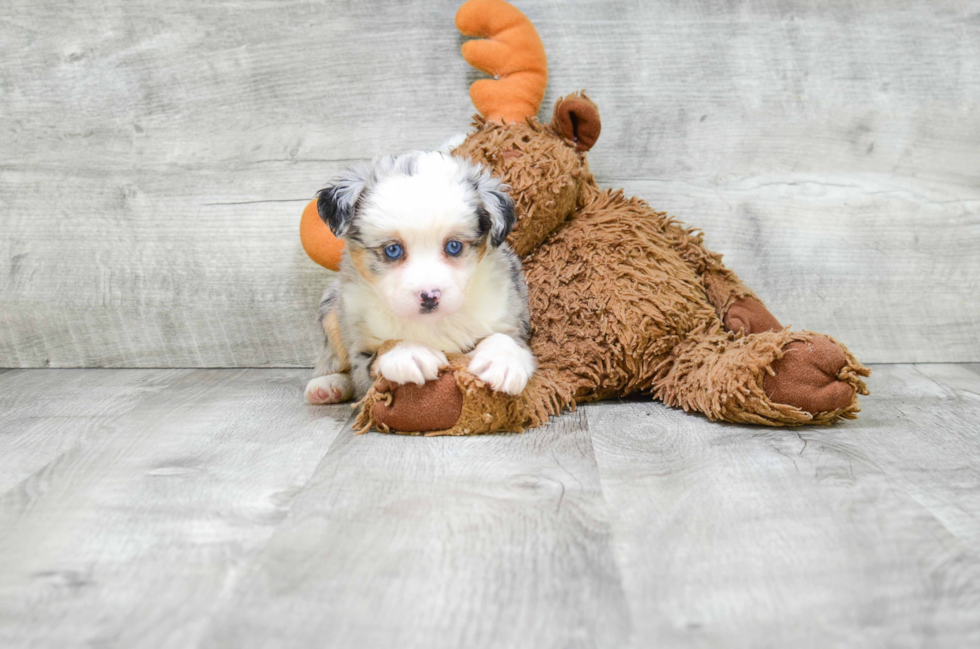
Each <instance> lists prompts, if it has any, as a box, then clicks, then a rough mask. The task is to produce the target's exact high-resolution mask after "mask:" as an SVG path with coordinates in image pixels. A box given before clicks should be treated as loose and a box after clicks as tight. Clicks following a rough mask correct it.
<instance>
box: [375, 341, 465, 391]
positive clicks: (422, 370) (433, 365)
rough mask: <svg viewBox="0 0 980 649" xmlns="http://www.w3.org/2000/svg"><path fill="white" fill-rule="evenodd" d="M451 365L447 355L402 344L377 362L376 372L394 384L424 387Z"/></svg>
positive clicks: (423, 346)
mask: <svg viewBox="0 0 980 649" xmlns="http://www.w3.org/2000/svg"><path fill="white" fill-rule="evenodd" d="M448 365H449V361H448V360H446V355H445V354H444V353H442V352H441V351H438V350H436V349H432V348H431V347H428V346H427V345H420V344H418V343H409V342H400V343H398V344H397V345H395V347H394V348H392V349H391V350H390V351H389V352H387V353H386V354H384V355H382V356H381V357H379V358H378V360H377V361H376V362H375V366H374V369H375V372H376V373H377V374H378V375H380V376H381V377H383V378H385V379H388V380H389V381H391V382H392V383H415V384H416V385H422V384H423V383H425V382H426V381H431V380H433V379H435V378H436V377H438V376H439V370H440V369H441V368H443V367H446V366H448Z"/></svg>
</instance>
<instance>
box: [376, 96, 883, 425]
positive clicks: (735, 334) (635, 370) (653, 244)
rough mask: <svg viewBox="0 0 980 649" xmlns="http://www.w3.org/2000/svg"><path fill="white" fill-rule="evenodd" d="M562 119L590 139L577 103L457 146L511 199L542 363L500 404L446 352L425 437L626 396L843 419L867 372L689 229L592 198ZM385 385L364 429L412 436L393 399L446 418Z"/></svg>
mask: <svg viewBox="0 0 980 649" xmlns="http://www.w3.org/2000/svg"><path fill="white" fill-rule="evenodd" d="M589 107H591V111H590V110H586V109H588V108H589ZM592 111H594V115H593V112H592ZM572 113H574V114H576V115H584V116H586V117H585V119H582V120H579V121H578V126H577V128H578V136H577V137H578V141H579V142H585V141H586V140H583V135H582V133H583V131H582V128H581V127H582V126H583V124H590V125H591V124H592V123H593V121H594V124H595V128H594V134H595V135H596V136H597V135H598V132H599V128H598V125H599V120H598V111H595V105H594V104H592V102H591V101H590V100H589V99H588V98H587V97H585V96H584V95H581V94H579V95H573V96H571V97H568V98H565V99H563V100H560V101H559V102H558V103H557V104H556V111H555V119H554V120H553V122H552V124H551V125H543V124H540V123H538V122H537V121H536V120H534V119H533V118H528V119H527V120H525V122H523V123H518V124H501V123H497V122H488V121H486V120H483V119H482V118H480V117H477V118H476V119H475V122H474V131H473V132H472V133H471V134H470V135H469V137H468V138H467V139H466V141H465V142H464V143H463V144H462V145H461V146H460V147H459V148H457V149H456V150H455V151H454V154H455V155H461V156H465V157H468V158H470V159H472V160H474V161H476V162H479V163H482V164H484V165H487V166H488V167H489V168H490V169H491V170H492V172H493V173H494V174H496V175H498V176H500V177H502V178H503V179H504V181H505V182H506V183H507V184H509V185H510V186H511V188H512V194H513V196H514V199H515V202H516V204H517V214H518V222H517V227H516V228H515V229H514V231H513V233H512V234H511V236H510V238H509V239H508V240H509V242H510V243H511V245H512V246H513V247H514V249H515V250H517V252H518V253H519V254H520V255H522V256H523V257H524V272H525V276H526V278H527V283H528V299H529V305H530V310H531V339H530V346H531V349H532V351H533V352H534V354H535V357H536V358H537V359H538V363H539V368H538V371H537V372H536V374H535V376H534V377H533V378H532V380H531V382H530V383H529V384H528V386H527V388H526V389H525V391H524V393H523V394H522V395H520V396H518V397H512V396H507V395H502V394H498V393H494V392H492V391H491V390H489V388H488V387H487V386H486V385H484V384H483V383H482V382H480V381H479V379H477V378H476V377H474V376H472V375H471V374H469V372H467V371H466V363H467V361H468V358H467V357H466V356H456V357H453V359H452V361H451V364H452V367H451V368H450V370H449V373H450V374H451V375H452V376H453V378H454V381H455V385H456V387H457V388H458V389H459V394H460V395H461V397H462V405H461V406H459V413H460V414H459V416H458V418H457V419H456V420H455V422H454V423H453V425H451V426H446V427H444V428H442V429H438V430H430V431H428V432H427V434H446V435H466V434H474V433H484V432H495V431H507V430H523V429H525V428H528V427H531V426H537V425H540V424H541V423H543V422H545V421H547V419H548V417H550V416H552V415H555V414H557V413H559V412H561V411H562V410H564V409H566V408H573V407H574V406H575V403H577V402H584V401H593V400H596V399H605V398H610V397H618V396H625V395H628V394H634V393H647V394H651V395H653V396H654V397H656V398H658V399H661V400H663V401H664V402H665V403H667V404H669V405H672V406H678V407H681V408H684V409H685V410H695V411H698V412H701V413H704V414H705V415H707V416H708V417H709V418H710V419H713V420H722V421H731V422H743V423H754V424H765V425H770V426H783V425H799V424H806V423H831V422H834V421H838V420H840V419H850V418H853V417H854V416H855V413H856V412H858V404H857V395H858V394H867V389H866V387H865V385H864V382H863V381H862V380H861V377H864V376H867V375H868V370H867V369H865V368H864V367H862V366H861V365H860V364H859V363H858V362H857V361H856V360H855V359H854V357H853V356H852V355H851V354H850V352H848V351H847V350H846V348H844V347H843V346H842V345H840V344H839V343H837V342H836V341H833V340H832V339H830V338H827V337H824V336H819V335H818V334H812V333H808V332H790V331H789V330H784V329H783V328H782V327H781V326H780V325H779V321H778V320H776V318H775V317H774V316H773V315H772V314H771V313H769V311H768V310H767V309H766V308H765V306H764V305H763V304H762V302H761V301H760V300H759V299H758V298H757V297H756V296H755V295H754V294H753V293H752V291H750V290H749V289H748V288H747V287H745V285H744V284H742V282H741V281H740V280H739V279H738V277H737V276H736V275H735V274H734V273H733V272H732V271H730V270H728V269H727V268H725V267H724V265H723V264H722V263H721V256H720V255H718V254H716V253H713V252H711V251H710V250H708V249H706V248H705V247H704V244H703V235H702V234H701V233H700V232H698V231H697V230H694V229H690V228H687V227H685V226H683V225H682V224H680V223H678V222H676V221H674V220H673V219H671V218H670V217H668V216H667V215H666V214H664V213H662V212H657V211H655V210H653V209H651V208H650V206H649V205H647V204H646V203H645V202H644V201H642V200H639V199H636V198H628V197H626V196H624V195H623V192H622V191H619V190H617V191H611V190H600V189H599V188H598V187H597V186H596V183H595V181H594V179H593V177H592V174H591V173H590V172H589V169H588V164H587V161H586V157H585V153H584V152H583V151H580V150H577V149H576V145H577V142H575V141H574V134H575V132H576V131H575V130H574V129H573V130H572V131H569V130H568V129H569V128H570V126H569V124H570V123H571V122H570V121H569V120H570V119H571V118H570V117H569V115H570V114H572ZM569 132H571V133H572V134H573V137H571V138H569V137H567V134H568V133H569ZM591 143H594V140H593V141H592V142H591ZM591 143H590V146H591ZM446 381H447V379H442V380H441V382H439V385H440V386H444V385H445V382H446ZM428 385H429V384H427V386H425V387H428ZM382 388H383V389H382ZM390 388H391V386H387V385H380V384H379V385H378V386H375V388H374V389H372V391H371V392H370V393H369V394H368V396H367V397H366V398H365V400H364V404H365V407H364V408H363V409H362V411H361V415H360V417H359V418H358V425H359V426H360V427H363V428H364V429H367V428H370V427H376V428H380V429H381V430H388V431H393V430H394V429H400V432H416V433H417V432H423V428H424V426H423V425H422V424H420V423H417V422H416V420H408V419H405V420H401V419H399V417H398V416H397V415H392V413H393V412H398V411H396V410H393V409H391V408H384V407H382V408H379V407H377V406H376V405H375V404H376V403H377V402H381V401H385V402H387V401H388V400H390V399H392V398H394V399H395V403H396V404H397V403H398V402H399V401H402V402H405V401H408V402H414V404H415V406H414V407H415V409H416V410H423V411H432V410H438V409H440V408H442V407H443V406H440V405H439V404H440V403H442V402H441V401H440V399H443V397H438V398H437V396H436V395H437V392H438V394H442V392H441V391H442V390H444V389H445V388H444V387H439V388H438V390H437V389H435V388H433V389H432V390H431V392H427V391H426V390H425V389H423V390H415V391H412V392H411V393H408V392H406V393H405V396H400V395H399V392H398V390H399V388H397V387H396V388H395V389H394V391H392V390H391V389H390ZM392 395H394V396H392ZM396 407H397V406H396ZM405 408H406V411H407V409H408V408H409V406H405ZM455 408H456V406H455V405H453V408H452V409H451V410H450V409H449V408H448V407H447V408H446V410H447V412H448V413H449V414H446V416H445V419H444V420H440V422H444V421H451V420H452V418H451V416H450V415H451V414H452V413H453V412H456V410H455ZM396 424H400V425H396ZM409 428H414V429H416V430H408V429H409Z"/></svg>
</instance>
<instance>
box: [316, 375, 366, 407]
mask: <svg viewBox="0 0 980 649" xmlns="http://www.w3.org/2000/svg"><path fill="white" fill-rule="evenodd" d="M352 396H354V385H353V384H352V383H351V380H350V376H349V375H347V374H328V375H327V376H318V377H316V378H313V379H310V382H309V383H307V384H306V400H307V401H309V402H310V403H311V404H313V405H314V406H319V405H322V404H325V403H340V402H341V401H347V400H348V399H350V398H351V397H352Z"/></svg>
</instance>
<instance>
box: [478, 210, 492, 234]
mask: <svg viewBox="0 0 980 649" xmlns="http://www.w3.org/2000/svg"><path fill="white" fill-rule="evenodd" d="M476 231H477V232H478V233H479V234H480V238H481V239H484V238H486V237H487V235H488V234H490V214H489V213H488V212H487V208H485V207H483V206H482V205H481V206H480V207H478V208H476Z"/></svg>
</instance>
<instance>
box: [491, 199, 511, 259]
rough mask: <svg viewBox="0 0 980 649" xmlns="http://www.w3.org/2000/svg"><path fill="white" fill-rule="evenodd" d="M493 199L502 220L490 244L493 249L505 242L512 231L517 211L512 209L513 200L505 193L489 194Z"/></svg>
mask: <svg viewBox="0 0 980 649" xmlns="http://www.w3.org/2000/svg"><path fill="white" fill-rule="evenodd" d="M490 195H491V196H493V199H494V200H496V201H497V205H498V210H499V212H500V216H501V218H502V219H503V221H502V223H501V227H499V228H496V229H495V231H494V233H493V236H492V237H491V238H490V243H491V244H492V245H493V247H494V248H496V247H497V246H499V245H500V244H502V243H503V242H504V241H506V240H507V235H508V234H510V233H511V230H513V229H514V225H515V224H516V223H517V211H516V210H515V209H514V199H513V198H511V197H510V195H509V194H507V193H505V192H496V191H495V192H490Z"/></svg>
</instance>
